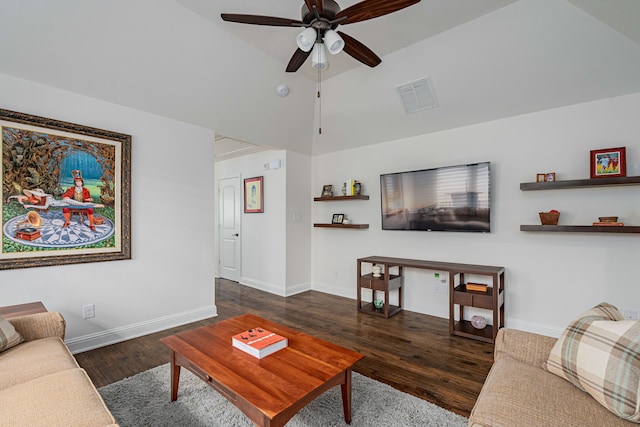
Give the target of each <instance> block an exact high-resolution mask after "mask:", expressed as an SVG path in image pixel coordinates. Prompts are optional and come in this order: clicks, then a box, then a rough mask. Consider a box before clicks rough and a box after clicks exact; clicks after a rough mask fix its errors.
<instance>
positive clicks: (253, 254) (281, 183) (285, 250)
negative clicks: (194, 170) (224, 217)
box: [216, 150, 311, 296]
mask: <svg viewBox="0 0 640 427" xmlns="http://www.w3.org/2000/svg"><path fill="white" fill-rule="evenodd" d="M289 159H292V160H291V161H290V160H289ZM271 160H280V161H281V167H280V168H279V169H269V170H265V167H264V165H265V163H269V162H270V161H271ZM310 163H311V162H310V159H309V157H308V156H305V155H302V154H296V153H291V152H287V151H285V150H271V151H262V152H259V153H255V154H251V155H247V156H243V157H238V158H232V159H229V160H225V161H221V162H218V163H217V166H216V180H220V179H224V178H228V177H233V176H238V175H239V176H240V178H241V180H243V179H245V178H251V177H255V176H263V177H264V213H253V214H245V213H243V214H242V216H241V224H242V225H241V232H240V236H241V245H242V266H241V270H242V272H241V278H240V283H242V284H244V285H248V286H252V287H254V288H257V289H261V290H264V291H267V292H271V293H274V294H277V295H282V296H286V295H291V294H293V293H297V292H301V291H304V290H307V289H310V287H311V285H310V271H309V265H310V255H309V254H310V246H309V242H310V237H309V234H310V231H309V218H310V214H309V212H310V209H309V206H310V202H309V200H310V199H309V193H308V190H309V184H308V183H309V179H310V178H309V177H310V174H309V170H310ZM294 214H296V215H298V216H296V219H295V220H294ZM298 217H300V219H299V220H298V219H297V218H298Z"/></svg>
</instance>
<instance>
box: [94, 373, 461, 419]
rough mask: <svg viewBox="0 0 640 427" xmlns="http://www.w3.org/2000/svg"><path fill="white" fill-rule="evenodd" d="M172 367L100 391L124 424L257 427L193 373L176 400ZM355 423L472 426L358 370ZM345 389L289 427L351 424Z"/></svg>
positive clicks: (307, 409) (335, 390)
mask: <svg viewBox="0 0 640 427" xmlns="http://www.w3.org/2000/svg"><path fill="white" fill-rule="evenodd" d="M170 382H171V381H170V372H169V365H168V364H166V365H163V366H158V367H157V368H153V369H150V370H148V371H145V372H142V373H140V374H138V375H135V376H133V377H130V378H125V379H124V380H122V381H118V382H117V383H113V384H110V385H108V386H105V387H102V388H100V389H99V392H100V394H101V395H102V398H103V399H104V401H105V403H106V404H107V406H108V407H109V410H111V413H112V414H113V416H114V417H115V418H116V420H117V421H118V423H119V424H120V426H121V427H134V426H135V427H138V426H154V427H155V426H176V427H191V426H194V427H200V426H202V427H204V426H207V427H236V426H237V427H252V426H253V423H252V422H251V421H250V420H249V418H247V417H246V416H245V415H244V414H243V413H242V412H241V411H240V410H239V409H237V408H236V407H235V406H233V405H232V404H231V403H229V402H228V401H227V400H226V399H225V398H224V397H222V396H221V395H220V394H218V392H216V391H215V390H213V389H212V388H211V387H209V386H208V385H206V384H205V383H204V381H202V380H200V379H198V378H197V377H196V376H195V375H193V374H192V373H191V372H189V371H187V370H186V369H182V371H181V374H180V386H179V388H178V400H177V401H175V402H171V399H170ZM352 386H353V388H352V408H351V418H352V420H351V426H352V427H372V426H385V427H387V426H398V427H400V426H401V427H411V426H420V427H466V426H467V424H468V420H467V419H466V418H464V417H462V416H460V415H457V414H454V413H453V412H449V411H447V410H445V409H442V408H440V407H438V406H436V405H434V404H432V403H429V402H427V401H425V400H422V399H419V398H417V397H414V396H411V395H410V394H407V393H403V392H400V391H398V390H396V389H394V388H393V387H390V386H388V385H386V384H383V383H381V382H379V381H375V380H372V379H371V378H367V377H365V376H363V375H360V374H358V373H355V372H354V373H353V379H352ZM348 425H349V424H346V423H345V421H344V413H343V412H342V398H341V393H340V387H333V388H332V389H330V390H328V391H327V392H325V393H324V394H322V395H321V396H318V397H317V398H316V399H315V400H314V401H312V402H311V403H309V404H308V405H307V406H306V407H304V408H303V409H302V410H301V411H300V412H298V413H297V414H296V415H295V416H294V417H293V418H292V419H291V420H290V421H289V422H288V423H287V427H334V426H341V427H344V426H348Z"/></svg>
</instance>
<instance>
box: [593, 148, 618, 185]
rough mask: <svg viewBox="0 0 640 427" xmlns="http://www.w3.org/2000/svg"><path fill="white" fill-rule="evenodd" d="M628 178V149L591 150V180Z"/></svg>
mask: <svg viewBox="0 0 640 427" xmlns="http://www.w3.org/2000/svg"><path fill="white" fill-rule="evenodd" d="M613 176H627V149H626V147H617V148H604V149H601V150H591V178H608V177H613Z"/></svg>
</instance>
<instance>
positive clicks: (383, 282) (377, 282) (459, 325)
mask: <svg viewBox="0 0 640 427" xmlns="http://www.w3.org/2000/svg"><path fill="white" fill-rule="evenodd" d="M363 263H365V264H371V265H380V266H382V267H383V274H382V275H381V276H380V277H374V276H373V273H367V274H362V271H363V269H362V264H363ZM392 268H397V269H398V274H397V275H396V274H391V273H390V270H391V269H392ZM403 268H420V269H424V270H434V271H438V272H447V273H449V333H450V334H452V335H459V336H464V337H467V338H473V339H477V340H480V341H485V342H490V343H494V342H495V339H496V335H497V334H498V329H500V328H502V327H504V267H494V266H489V265H475V264H458V263H451V262H440V261H426V260H417V259H408V258H392V257H383V256H370V257H366V258H358V260H357V269H358V272H357V286H358V295H357V300H358V311H359V312H362V313H367V314H372V315H376V316H381V317H385V318H388V317H390V316H393V315H394V314H396V313H398V312H399V311H400V310H402V285H403V274H402V272H403ZM465 274H474V275H480V276H489V277H490V278H491V284H490V285H489V287H488V288H487V290H486V292H481V291H473V290H467V288H466V282H465V279H464V275H465ZM363 289H369V290H371V292H372V300H373V299H377V298H376V293H378V292H380V293H383V294H384V299H383V301H384V304H383V306H382V308H381V309H379V310H377V309H376V308H375V307H374V305H373V301H372V302H371V303H366V302H365V303H363V301H362V290H363ZM396 289H397V290H398V304H397V305H394V304H391V303H390V301H389V292H390V291H392V290H396ZM465 306H467V307H474V308H479V309H484V310H490V311H491V313H492V319H493V324H492V325H487V326H486V327H485V328H484V329H476V328H474V327H473V326H472V325H471V322H470V321H469V320H465V319H464V307H465ZM456 307H457V309H458V311H459V313H458V320H456V316H455V314H456Z"/></svg>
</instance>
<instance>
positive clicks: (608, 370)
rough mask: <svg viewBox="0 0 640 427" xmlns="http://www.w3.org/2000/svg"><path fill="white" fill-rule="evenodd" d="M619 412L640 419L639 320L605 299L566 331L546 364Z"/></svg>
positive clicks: (631, 419)
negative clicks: (625, 318)
mask: <svg viewBox="0 0 640 427" xmlns="http://www.w3.org/2000/svg"><path fill="white" fill-rule="evenodd" d="M543 368H544V369H546V370H547V371H549V372H551V373H553V374H556V375H558V376H560V377H562V378H564V379H566V380H567V381H569V382H570V383H571V384H573V385H575V386H576V387H578V388H580V389H581V390H583V391H586V392H587V393H589V394H590V395H591V396H592V397H593V398H594V399H595V400H597V401H598V402H599V403H600V404H601V405H603V406H604V407H605V408H607V409H608V410H609V411H611V412H613V413H614V414H616V415H617V416H619V417H621V418H623V419H626V420H629V421H632V422H636V423H638V422H640V322H638V321H635V320H624V318H623V317H622V315H621V314H620V312H619V311H618V310H617V309H616V308H615V307H614V306H612V305H610V304H607V303H602V304H599V305H597V306H595V307H594V308H592V309H591V310H589V311H587V312H586V313H583V314H582V315H581V316H580V317H578V318H577V319H576V320H574V321H573V322H572V323H571V324H569V326H568V327H567V329H565V331H564V332H563V333H562V336H560V338H559V339H558V341H557V342H556V344H555V345H554V347H553V349H552V350H551V353H550V354H549V358H548V359H547V361H546V363H545V364H544V366H543Z"/></svg>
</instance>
